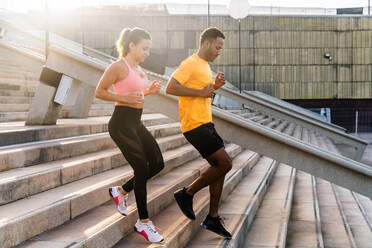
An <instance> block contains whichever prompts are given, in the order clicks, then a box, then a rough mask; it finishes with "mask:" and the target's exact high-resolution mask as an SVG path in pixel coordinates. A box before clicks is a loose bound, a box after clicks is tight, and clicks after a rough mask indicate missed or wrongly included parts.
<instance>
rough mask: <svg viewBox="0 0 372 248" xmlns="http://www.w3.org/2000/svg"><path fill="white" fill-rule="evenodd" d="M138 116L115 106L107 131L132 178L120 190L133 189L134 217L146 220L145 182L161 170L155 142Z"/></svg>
mask: <svg viewBox="0 0 372 248" xmlns="http://www.w3.org/2000/svg"><path fill="white" fill-rule="evenodd" d="M141 115H142V109H136V108H130V107H126V106H116V107H115V110H114V113H113V114H112V117H111V119H110V121H109V124H108V130H109V133H110V136H111V138H112V139H113V140H114V142H115V143H116V145H117V146H118V147H119V149H120V150H121V152H122V153H123V155H124V157H125V159H126V160H127V161H128V163H129V164H130V166H131V167H132V168H133V171H134V177H133V178H132V179H130V180H129V181H128V182H126V183H125V184H124V185H123V189H124V190H125V191H126V192H130V191H131V190H132V189H134V194H135V196H136V203H137V209H138V215H139V217H140V219H147V218H149V215H148V212H147V192H146V182H147V180H148V179H149V178H151V177H153V176H154V175H156V174H157V173H159V172H160V171H161V170H162V169H163V168H164V160H163V156H162V154H161V151H160V148H159V146H158V144H157V143H156V140H155V139H154V137H153V136H152V135H151V133H150V132H149V131H148V130H147V129H146V127H145V126H144V125H143V124H142V123H141Z"/></svg>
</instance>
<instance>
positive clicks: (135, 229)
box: [133, 226, 164, 243]
mask: <svg viewBox="0 0 372 248" xmlns="http://www.w3.org/2000/svg"><path fill="white" fill-rule="evenodd" d="M133 229H134V231H135V232H136V233H138V234H139V235H141V236H142V237H143V238H144V239H146V240H147V241H148V242H150V243H160V242H163V241H164V239H162V240H160V241H158V242H151V241H150V240H148V239H147V238H146V237H145V236H143V235H142V234H141V233H140V232H139V231H138V230H137V228H136V226H134V227H133Z"/></svg>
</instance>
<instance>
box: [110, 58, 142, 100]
mask: <svg viewBox="0 0 372 248" xmlns="http://www.w3.org/2000/svg"><path fill="white" fill-rule="evenodd" d="M123 61H124V62H125V64H126V65H127V67H128V71H129V72H128V76H127V77H126V78H124V79H123V80H120V81H118V82H116V83H114V85H113V86H114V91H115V93H116V94H120V95H128V94H130V93H134V92H142V93H144V92H145V90H146V89H147V76H146V73H144V74H145V77H144V78H142V77H141V76H139V75H138V74H137V73H135V72H134V71H133V69H132V67H130V65H129V64H128V62H127V60H126V59H125V58H123Z"/></svg>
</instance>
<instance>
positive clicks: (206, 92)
mask: <svg viewBox="0 0 372 248" xmlns="http://www.w3.org/2000/svg"><path fill="white" fill-rule="evenodd" d="M166 93H167V94H170V95H175V96H192V97H205V98H209V97H213V95H214V89H213V87H212V86H211V85H209V86H207V87H205V88H204V89H201V90H196V89H190V88H187V87H185V86H183V85H181V84H180V83H179V82H178V81H177V80H176V79H174V78H173V77H172V78H171V79H170V80H169V81H168V84H167V88H166Z"/></svg>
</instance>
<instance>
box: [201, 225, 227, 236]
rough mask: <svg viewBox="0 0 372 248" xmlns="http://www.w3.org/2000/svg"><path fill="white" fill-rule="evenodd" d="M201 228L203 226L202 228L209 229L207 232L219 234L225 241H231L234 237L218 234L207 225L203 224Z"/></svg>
mask: <svg viewBox="0 0 372 248" xmlns="http://www.w3.org/2000/svg"><path fill="white" fill-rule="evenodd" d="M201 226H202V228H204V229H207V230H209V231H211V232H213V233H215V234H217V235H219V236H221V237H223V238H225V239H231V238H232V237H229V236H225V235H223V234H221V233H217V232H215V231H213V230H212V229H209V227H208V226H207V225H205V224H202V225H201Z"/></svg>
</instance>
